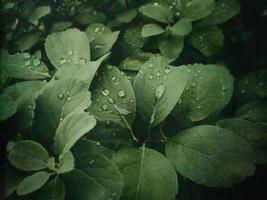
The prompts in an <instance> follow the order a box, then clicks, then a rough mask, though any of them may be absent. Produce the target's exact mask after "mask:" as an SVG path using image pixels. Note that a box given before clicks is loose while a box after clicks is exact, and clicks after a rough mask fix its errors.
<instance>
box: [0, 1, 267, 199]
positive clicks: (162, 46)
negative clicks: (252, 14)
mask: <svg viewBox="0 0 267 200" xmlns="http://www.w3.org/2000/svg"><path fill="white" fill-rule="evenodd" d="M239 12H240V4H239V2H238V1H237V0H205V1H203V0H179V1H178V0H167V1H161V0H158V1H153V2H151V1H149V0H147V1H144V2H142V1H120V0H119V1H110V0H105V1H101V3H99V1H74V0H61V1H56V3H54V4H52V3H51V4H49V3H48V1H32V0H26V1H9V0H6V1H3V2H2V3H1V9H0V14H1V15H2V16H3V17H7V16H8V15H9V13H11V18H12V19H11V20H8V21H7V22H6V23H5V24H4V25H5V27H7V29H6V30H5V32H4V33H5V37H4V38H3V41H4V43H3V44H4V45H3V48H2V50H1V52H0V57H1V60H0V73H1V87H0V90H1V94H0V105H1V107H0V121H1V126H3V127H10V126H11V127H12V129H11V130H12V134H10V135H9V136H8V137H7V136H6V134H8V132H9V130H8V131H5V130H4V129H3V130H4V131H3V134H2V133H1V137H3V138H5V139H6V141H7V145H6V152H5V156H6V158H7V162H6V163H5V164H4V165H3V169H4V171H5V173H4V176H5V181H4V197H3V198H5V199H43V200H45V199H55V200H63V199H77V198H78V199H79V200H89V199H95V200H111V199H113V200H115V199H123V200H126V199H129V200H132V199H135V200H148V199H151V200H172V199H176V196H177V195H178V199H179V198H181V197H180V195H179V193H180V192H183V191H181V189H179V187H181V185H183V184H184V182H189V181H192V182H194V183H196V184H198V185H204V186H206V187H219V188H229V187H232V186H233V185H234V184H238V183H240V182H241V181H244V180H245V179H246V178H247V177H250V176H253V175H254V173H255V170H256V166H255V164H265V163H266V161H267V154H266V148H267V146H266V144H267V133H266V127H267V126H266V123H267V119H266V114H265V113H266V112H265V110H266V108H267V106H266V102H265V101H264V100H266V96H267V90H266V85H267V84H266V81H267V80H266V70H265V69H261V70H257V71H253V72H250V73H248V74H247V75H245V76H244V77H243V78H241V79H238V80H237V81H236V82H237V83H236V84H235V83H234V77H233V75H231V74H232V73H231V70H230V69H231V67H232V66H231V67H229V66H228V65H227V63H226V62H222V61H221V59H218V53H219V51H220V50H221V49H222V47H223V46H224V33H223V26H221V25H220V24H221V23H225V22H226V21H228V20H229V19H231V18H233V17H235V16H236V15H237V14H238V13H239ZM13 19H14V20H13ZM192 52H194V53H196V55H197V56H195V58H194V60H193V61H191V62H189V63H188V62H184V61H185V60H186V58H188V56H189V55H191V53H192ZM211 61H212V63H214V64H211ZM233 105H234V106H236V107H235V108H234V109H235V110H236V111H234V112H230V113H229V111H228V107H227V106H233ZM177 174H178V175H177ZM182 177H184V178H182Z"/></svg>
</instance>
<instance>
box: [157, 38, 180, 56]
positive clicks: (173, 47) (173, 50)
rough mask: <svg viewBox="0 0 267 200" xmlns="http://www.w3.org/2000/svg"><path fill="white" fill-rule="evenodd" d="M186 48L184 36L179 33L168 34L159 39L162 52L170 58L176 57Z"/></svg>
mask: <svg viewBox="0 0 267 200" xmlns="http://www.w3.org/2000/svg"><path fill="white" fill-rule="evenodd" d="M183 48H184V38H183V37H181V36H178V35H172V34H168V35H165V36H164V37H163V38H161V40H160V41H159V50H160V53H161V54H162V55H163V56H165V57H167V58H170V59H176V58H177V57H179V55H180V54H181V52H182V50H183Z"/></svg>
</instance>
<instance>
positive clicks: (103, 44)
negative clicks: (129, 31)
mask: <svg viewBox="0 0 267 200" xmlns="http://www.w3.org/2000/svg"><path fill="white" fill-rule="evenodd" d="M119 33H120V32H119V31H115V32H112V31H111V30H110V29H109V28H106V27H105V26H103V25H102V24H92V25H90V26H89V27H87V29H86V34H87V36H88V38H89V40H90V49H91V56H92V59H93V60H96V59H98V58H99V57H101V56H103V55H105V54H106V53H108V52H109V51H110V50H111V48H112V46H113V44H114V43H115V42H116V40H117V39H118V36H119Z"/></svg>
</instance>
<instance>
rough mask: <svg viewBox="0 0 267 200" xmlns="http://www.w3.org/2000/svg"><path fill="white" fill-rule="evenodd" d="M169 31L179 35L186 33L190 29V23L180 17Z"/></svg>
mask: <svg viewBox="0 0 267 200" xmlns="http://www.w3.org/2000/svg"><path fill="white" fill-rule="evenodd" d="M170 31H171V32H172V33H174V34H176V35H179V36H185V35H188V34H189V33H190V32H191V31H192V23H191V21H190V20H189V19H181V20H179V21H178V22H176V23H175V24H174V25H173V26H172V27H171V28H170Z"/></svg>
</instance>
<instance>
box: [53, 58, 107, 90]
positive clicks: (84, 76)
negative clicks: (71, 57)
mask: <svg viewBox="0 0 267 200" xmlns="http://www.w3.org/2000/svg"><path fill="white" fill-rule="evenodd" d="M108 56H109V54H106V55H104V56H102V57H101V58H99V59H98V60H96V61H90V62H87V63H85V64H72V63H66V64H64V65H63V67H61V68H60V69H58V70H57V72H56V74H55V79H56V80H58V79H63V78H74V79H77V80H81V81H84V82H86V83H87V84H88V86H90V85H91V82H92V81H93V78H94V76H95V74H96V72H97V70H98V68H99V67H100V65H101V64H102V62H103V61H104V60H105V59H106V58H107V57H108Z"/></svg>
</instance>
